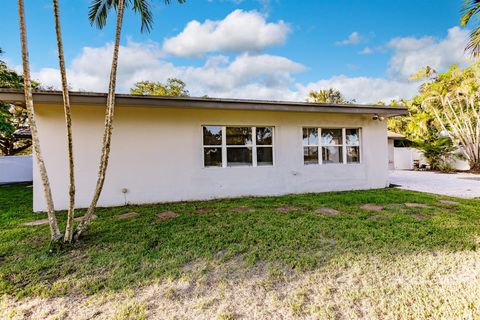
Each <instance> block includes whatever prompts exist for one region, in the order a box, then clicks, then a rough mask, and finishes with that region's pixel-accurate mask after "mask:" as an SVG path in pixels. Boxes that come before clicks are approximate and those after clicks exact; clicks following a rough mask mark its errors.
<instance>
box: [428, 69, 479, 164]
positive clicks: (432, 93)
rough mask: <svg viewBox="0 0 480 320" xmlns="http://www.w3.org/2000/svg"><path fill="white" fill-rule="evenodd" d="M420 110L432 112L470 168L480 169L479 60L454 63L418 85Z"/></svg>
mask: <svg viewBox="0 0 480 320" xmlns="http://www.w3.org/2000/svg"><path fill="white" fill-rule="evenodd" d="M420 96H421V98H422V105H421V106H422V110H424V111H425V112H427V113H431V114H433V115H434V116H435V120H436V122H437V124H438V126H440V128H441V130H442V132H444V133H446V134H448V136H449V137H450V138H451V139H452V141H453V142H454V144H455V145H456V146H458V147H462V149H463V150H464V151H465V155H466V157H467V159H468V160H469V162H470V167H471V168H472V169H473V170H480V62H477V63H473V64H472V65H471V66H469V67H467V68H460V67H458V66H457V65H453V66H452V67H450V68H449V70H448V71H447V72H445V73H442V74H439V75H437V76H435V77H433V78H430V79H428V80H427V82H425V83H424V84H423V85H422V86H421V88H420Z"/></svg>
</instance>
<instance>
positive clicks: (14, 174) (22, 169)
mask: <svg viewBox="0 0 480 320" xmlns="http://www.w3.org/2000/svg"><path fill="white" fill-rule="evenodd" d="M32 179H33V172H32V156H0V184H2V183H12V182H30V181H32Z"/></svg>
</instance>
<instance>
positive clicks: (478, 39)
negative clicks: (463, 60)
mask: <svg viewBox="0 0 480 320" xmlns="http://www.w3.org/2000/svg"><path fill="white" fill-rule="evenodd" d="M465 50H466V51H469V52H470V53H471V54H472V55H473V56H474V57H476V58H478V57H480V27H478V28H476V29H475V30H473V31H472V32H471V33H470V39H469V41H468V43H467V47H466V48H465Z"/></svg>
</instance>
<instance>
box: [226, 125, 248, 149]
mask: <svg viewBox="0 0 480 320" xmlns="http://www.w3.org/2000/svg"><path fill="white" fill-rule="evenodd" d="M251 144H252V128H251V127H227V145H233V146H238V145H251Z"/></svg>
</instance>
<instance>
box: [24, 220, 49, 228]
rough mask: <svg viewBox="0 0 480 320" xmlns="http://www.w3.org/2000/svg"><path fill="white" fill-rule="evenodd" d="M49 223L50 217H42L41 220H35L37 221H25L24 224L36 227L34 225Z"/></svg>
mask: <svg viewBox="0 0 480 320" xmlns="http://www.w3.org/2000/svg"><path fill="white" fill-rule="evenodd" d="M45 224H48V219H41V220H35V221H30V222H24V223H22V226H27V227H34V226H42V225H45Z"/></svg>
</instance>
